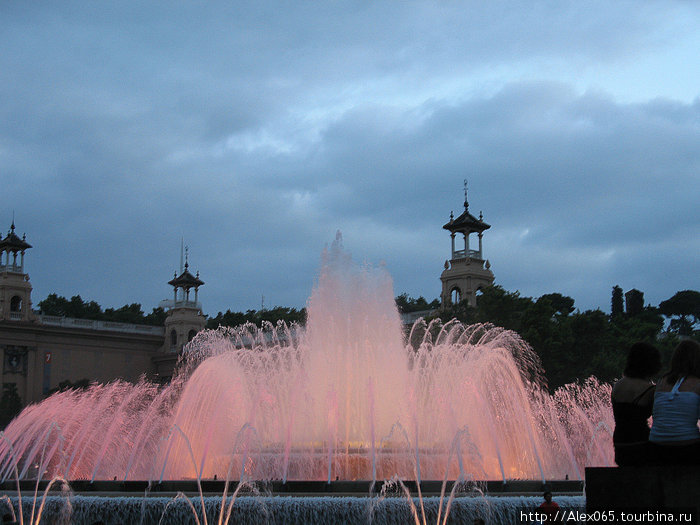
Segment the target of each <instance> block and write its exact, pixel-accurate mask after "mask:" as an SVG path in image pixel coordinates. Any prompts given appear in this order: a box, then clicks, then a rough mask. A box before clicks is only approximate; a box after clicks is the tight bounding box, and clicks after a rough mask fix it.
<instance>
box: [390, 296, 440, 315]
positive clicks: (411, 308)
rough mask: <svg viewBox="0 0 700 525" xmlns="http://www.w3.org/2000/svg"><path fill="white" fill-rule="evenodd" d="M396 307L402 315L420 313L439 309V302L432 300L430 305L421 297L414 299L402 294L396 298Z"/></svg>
mask: <svg viewBox="0 0 700 525" xmlns="http://www.w3.org/2000/svg"><path fill="white" fill-rule="evenodd" d="M396 307H397V308H398V309H399V312H400V313H402V314H405V313H408V312H420V311H422V310H434V309H436V308H439V307H440V301H438V300H437V299H433V301H431V302H430V303H429V302H428V301H426V299H425V297H423V296H422V295H421V296H420V297H418V299H415V298H413V297H410V296H409V295H408V294H406V293H402V294H401V295H399V296H398V297H397V298H396Z"/></svg>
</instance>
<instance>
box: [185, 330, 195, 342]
mask: <svg viewBox="0 0 700 525" xmlns="http://www.w3.org/2000/svg"><path fill="white" fill-rule="evenodd" d="M195 335H197V331H196V330H190V332H189V333H188V334H187V341H188V342H189V341H192V339H194V336H195Z"/></svg>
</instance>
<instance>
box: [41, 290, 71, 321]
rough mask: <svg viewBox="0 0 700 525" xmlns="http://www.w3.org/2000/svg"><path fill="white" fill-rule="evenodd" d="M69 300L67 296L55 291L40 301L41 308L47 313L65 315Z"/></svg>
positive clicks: (43, 312)
mask: <svg viewBox="0 0 700 525" xmlns="http://www.w3.org/2000/svg"><path fill="white" fill-rule="evenodd" d="M67 305H68V301H67V300H66V298H65V297H59V296H58V295H56V294H55V293H50V294H49V295H48V296H47V297H46V299H44V300H43V301H39V310H40V311H41V313H42V314H45V315H56V316H60V317H65V315H66V309H67Z"/></svg>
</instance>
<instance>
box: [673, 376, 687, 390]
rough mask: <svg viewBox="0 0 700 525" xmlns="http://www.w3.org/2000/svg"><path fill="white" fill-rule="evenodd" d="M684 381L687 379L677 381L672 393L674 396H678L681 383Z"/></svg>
mask: <svg viewBox="0 0 700 525" xmlns="http://www.w3.org/2000/svg"><path fill="white" fill-rule="evenodd" d="M684 379H685V377H681V378H680V379H679V380H678V381H676V384H675V385H673V388H672V389H671V393H672V394H677V393H678V389H679V388H680V386H681V383H683V380H684Z"/></svg>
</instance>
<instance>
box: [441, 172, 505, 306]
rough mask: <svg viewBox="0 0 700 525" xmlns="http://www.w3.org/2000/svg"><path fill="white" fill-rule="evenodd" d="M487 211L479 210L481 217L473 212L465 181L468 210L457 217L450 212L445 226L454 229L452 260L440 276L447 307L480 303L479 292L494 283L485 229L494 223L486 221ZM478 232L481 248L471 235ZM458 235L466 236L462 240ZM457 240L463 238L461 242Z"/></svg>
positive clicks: (442, 296) (444, 302) (452, 234)
mask: <svg viewBox="0 0 700 525" xmlns="http://www.w3.org/2000/svg"><path fill="white" fill-rule="evenodd" d="M483 219H484V218H483V214H482V213H479V218H478V219H477V218H476V217H474V215H472V214H471V213H469V202H468V201H467V182H466V181H464V212H463V213H462V214H461V215H460V216H459V217H457V218H456V219H455V217H454V214H453V213H450V221H449V222H448V223H447V224H445V225H444V226H443V228H444V229H446V230H448V231H449V232H450V238H451V240H452V255H451V257H450V260H449V261H445V269H444V271H443V272H442V275H441V276H440V280H441V281H442V293H441V294H440V301H441V303H442V306H443V307H448V306H450V305H453V304H457V303H459V302H461V301H467V302H468V304H469V305H470V306H476V294H477V292H478V291H479V290H480V289H481V288H482V287H485V286H490V285H492V284H493V280H494V277H493V273H492V272H491V264H490V263H489V261H488V260H487V259H484V250H483V236H484V231H486V230H488V229H489V228H490V227H491V226H490V225H489V224H486V223H485V222H484V220H483ZM472 234H476V237H477V239H478V249H474V248H473V247H472V246H473V245H472V244H470V236H471V235H472ZM458 235H461V236H462V238H461V239H459V238H458ZM457 241H461V242H460V244H459V245H458V244H457Z"/></svg>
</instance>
